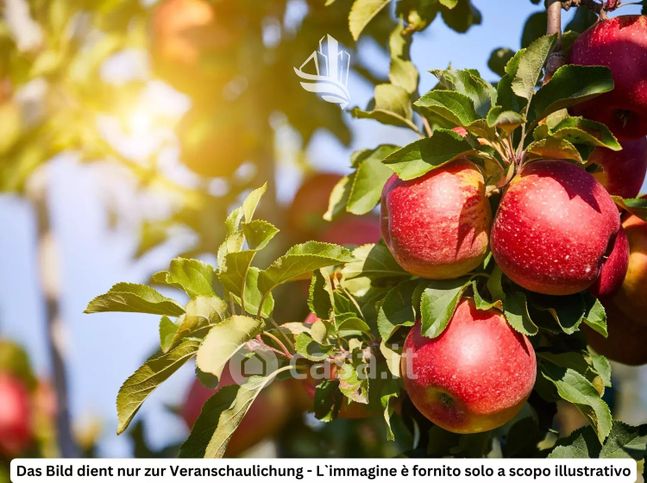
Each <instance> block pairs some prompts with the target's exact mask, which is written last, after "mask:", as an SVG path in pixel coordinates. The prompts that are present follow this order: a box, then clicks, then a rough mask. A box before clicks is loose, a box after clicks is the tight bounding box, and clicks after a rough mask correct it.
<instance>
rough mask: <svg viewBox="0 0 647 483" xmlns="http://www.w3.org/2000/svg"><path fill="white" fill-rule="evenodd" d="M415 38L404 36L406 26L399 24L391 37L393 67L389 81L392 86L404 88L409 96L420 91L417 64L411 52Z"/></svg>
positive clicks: (390, 48)
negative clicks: (412, 60)
mask: <svg viewBox="0 0 647 483" xmlns="http://www.w3.org/2000/svg"><path fill="white" fill-rule="evenodd" d="M412 40H413V37H412V36H411V35H405V34H404V25H403V24H402V23H398V25H397V26H396V27H395V29H394V30H393V32H391V35H390V36H389V51H390V53H391V65H390V68H389V81H390V82H391V84H393V85H396V86H399V87H402V88H403V89H404V90H405V91H407V92H408V93H409V94H413V93H414V92H416V91H417V90H418V81H419V77H420V75H419V73H418V69H417V68H416V66H415V64H414V63H413V62H411V56H410V50H411V42H412Z"/></svg>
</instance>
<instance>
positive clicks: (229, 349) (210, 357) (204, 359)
mask: <svg viewBox="0 0 647 483" xmlns="http://www.w3.org/2000/svg"><path fill="white" fill-rule="evenodd" d="M263 326H264V322H263V321H262V320H261V319H255V318H252V317H247V316H244V315H232V316H231V317H229V318H228V319H225V320H223V321H222V322H220V323H218V324H215V325H214V326H213V327H211V329H210V330H209V332H208V333H207V335H206V337H205V338H204V340H203V341H202V345H200V349H199V350H198V354H197V356H196V365H197V367H198V369H200V371H202V372H203V373H205V374H210V375H212V376H215V377H216V378H217V379H220V376H221V374H222V371H223V369H224V368H225V366H226V365H227V362H228V361H229V359H231V357H232V356H233V355H234V354H236V352H238V351H239V350H240V349H241V348H242V347H243V346H244V345H245V344H246V343H247V342H249V341H250V340H251V339H253V338H254V337H255V336H256V335H258V334H259V333H260V332H261V330H262V329H263Z"/></svg>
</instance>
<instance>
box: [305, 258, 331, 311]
mask: <svg viewBox="0 0 647 483" xmlns="http://www.w3.org/2000/svg"><path fill="white" fill-rule="evenodd" d="M333 291H334V289H333V286H332V282H331V281H330V273H328V271H327V270H325V269H321V270H316V271H315V272H314V273H313V275H312V279H311V281H310V288H309V290H308V308H309V309H310V311H311V312H313V313H315V314H316V315H317V317H319V318H323V319H327V318H328V317H329V315H330V311H331V310H332V308H333V302H334V297H333Z"/></svg>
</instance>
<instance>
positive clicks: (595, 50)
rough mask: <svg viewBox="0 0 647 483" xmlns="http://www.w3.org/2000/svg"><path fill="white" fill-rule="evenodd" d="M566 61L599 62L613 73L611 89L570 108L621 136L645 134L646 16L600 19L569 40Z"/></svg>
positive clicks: (646, 111) (646, 133)
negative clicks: (568, 56) (567, 59)
mask: <svg viewBox="0 0 647 483" xmlns="http://www.w3.org/2000/svg"><path fill="white" fill-rule="evenodd" d="M570 61H571V63H572V64H578V65H602V66H605V67H608V68H609V69H610V70H611V74H612V75H613V82H614V85H615V88H614V89H613V91H611V92H608V93H606V94H602V95H601V96H599V97H596V98H594V99H592V100H590V101H587V102H585V103H582V104H579V105H577V106H575V107H574V108H573V111H574V112H576V113H577V114H581V115H583V116H584V117H587V118H589V119H594V120H596V121H600V122H602V123H604V124H606V125H607V126H609V128H611V130H612V131H613V132H614V134H615V135H616V136H619V137H622V138H639V137H642V136H645V135H647V76H646V75H645V73H646V72H647V17H646V16H644V15H625V16H619V17H614V18H610V19H608V20H602V21H600V22H598V23H596V24H595V25H593V26H592V27H591V28H589V29H588V30H586V31H585V32H583V33H582V34H581V35H580V36H579V37H578V38H577V40H576V41H575V42H574V43H573V48H572V49H571V56H570Z"/></svg>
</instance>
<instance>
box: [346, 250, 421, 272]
mask: <svg viewBox="0 0 647 483" xmlns="http://www.w3.org/2000/svg"><path fill="white" fill-rule="evenodd" d="M342 273H343V274H344V277H345V278H346V279H353V278H356V277H367V278H370V279H371V280H380V279H389V278H405V277H406V278H410V277H411V275H410V274H409V273H408V272H406V271H404V270H403V269H402V267H401V266H400V265H398V262H396V261H395V259H394V258H393V255H391V252H390V251H389V249H388V248H387V247H386V246H385V245H384V244H383V243H382V242H380V243H376V244H374V245H373V244H367V245H362V246H359V247H357V248H356V249H355V250H353V261H352V262H349V263H346V264H345V265H344V267H343V268H342Z"/></svg>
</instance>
